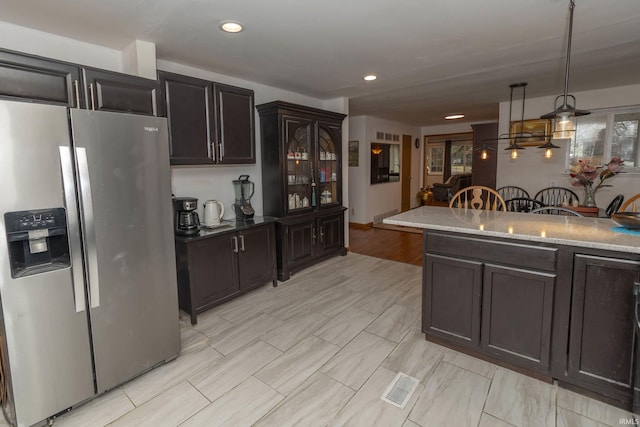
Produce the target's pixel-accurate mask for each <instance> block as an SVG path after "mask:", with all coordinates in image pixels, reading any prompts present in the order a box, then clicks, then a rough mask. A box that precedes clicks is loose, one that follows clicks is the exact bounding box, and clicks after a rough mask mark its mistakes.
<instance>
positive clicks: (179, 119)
mask: <svg viewBox="0 0 640 427" xmlns="http://www.w3.org/2000/svg"><path fill="white" fill-rule="evenodd" d="M158 75H159V77H160V85H161V90H162V102H161V103H160V104H161V105H162V107H163V115H165V116H166V117H167V120H168V122H169V146H170V155H171V164H172V165H199V164H213V163H215V161H216V147H215V144H214V142H213V135H214V133H213V120H210V117H211V118H212V117H213V111H214V110H213V97H212V89H211V82H208V81H206V80H200V79H195V78H192V77H187V76H181V75H179V74H172V73H167V72H164V71H160V72H159V73H158Z"/></svg>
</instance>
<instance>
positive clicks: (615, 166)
mask: <svg viewBox="0 0 640 427" xmlns="http://www.w3.org/2000/svg"><path fill="white" fill-rule="evenodd" d="M623 167H624V160H622V159H621V158H620V157H612V158H611V160H610V161H609V163H607V164H606V165H604V166H593V165H592V164H590V163H589V160H578V164H576V165H575V166H573V167H572V168H571V173H570V174H569V175H570V176H571V179H572V181H571V185H573V186H574V187H583V188H584V200H583V202H582V206H585V207H596V198H595V197H596V191H598V189H599V188H600V187H611V185H608V184H604V182H605V181H606V180H607V179H609V178H613V177H614V176H616V175H617V174H618V173H619V172H620V171H621V170H622V168H623ZM598 178H599V179H600V180H599V181H598V183H597V184H595V181H596V180H597V179H598Z"/></svg>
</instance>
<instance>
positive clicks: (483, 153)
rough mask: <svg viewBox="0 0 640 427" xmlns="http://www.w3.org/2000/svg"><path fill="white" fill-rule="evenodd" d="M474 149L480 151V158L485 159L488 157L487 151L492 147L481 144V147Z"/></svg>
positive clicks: (491, 149)
mask: <svg viewBox="0 0 640 427" xmlns="http://www.w3.org/2000/svg"><path fill="white" fill-rule="evenodd" d="M475 151H479V152H480V160H487V159H488V158H489V151H493V148H492V147H487V144H482V147H478V148H476V149H475Z"/></svg>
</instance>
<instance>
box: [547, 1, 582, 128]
mask: <svg viewBox="0 0 640 427" xmlns="http://www.w3.org/2000/svg"><path fill="white" fill-rule="evenodd" d="M575 7H576V2H575V1H574V0H569V37H568V39H567V60H566V61H567V63H566V68H565V73H564V94H563V95H560V96H558V97H556V99H555V101H554V102H553V111H552V112H550V113H548V114H545V115H543V116H540V118H541V119H553V139H568V138H572V137H573V134H574V132H575V130H576V123H575V120H576V117H577V116H586V115H587V114H590V112H589V111H586V110H578V109H576V98H575V97H574V96H573V95H569V94H568V93H567V92H568V89H569V64H570V62H571V61H570V58H571V33H572V30H573V10H574V9H575ZM569 98H571V100H572V101H571V102H572V103H571V102H570V101H569ZM560 99H562V105H560V106H558V100H560Z"/></svg>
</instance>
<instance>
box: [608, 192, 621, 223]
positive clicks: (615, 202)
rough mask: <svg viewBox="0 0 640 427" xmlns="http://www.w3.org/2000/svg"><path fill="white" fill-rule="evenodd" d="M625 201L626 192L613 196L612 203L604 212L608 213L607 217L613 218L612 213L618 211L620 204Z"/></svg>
mask: <svg viewBox="0 0 640 427" xmlns="http://www.w3.org/2000/svg"><path fill="white" fill-rule="evenodd" d="M623 201H624V194H618V195H617V196H616V197H614V198H613V200H612V201H611V203H609V206H607V209H605V210H604V213H605V214H606V215H607V218H611V215H613V214H614V213H616V212H618V209H620V205H622V202H623Z"/></svg>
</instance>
